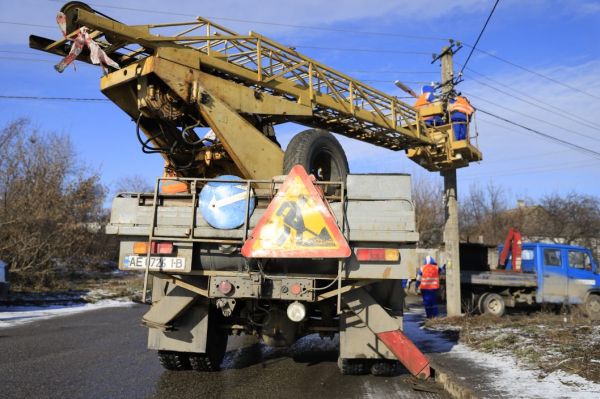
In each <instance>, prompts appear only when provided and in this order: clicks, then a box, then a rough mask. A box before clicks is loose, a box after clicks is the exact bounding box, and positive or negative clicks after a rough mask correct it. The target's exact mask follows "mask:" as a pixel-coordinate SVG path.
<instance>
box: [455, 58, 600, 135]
mask: <svg viewBox="0 0 600 399" xmlns="http://www.w3.org/2000/svg"><path fill="white" fill-rule="evenodd" d="M466 69H467V70H468V71H470V72H472V73H474V74H476V75H479V76H481V77H482V78H484V79H487V80H489V81H490V82H493V83H495V84H497V85H498V86H500V87H504V88H506V89H509V90H511V91H513V92H515V93H518V94H519V95H521V96H523V97H526V98H529V99H530V100H533V101H535V102H536V103H540V104H544V105H546V106H548V107H550V108H552V109H553V110H554V111H552V112H558V113H561V114H566V115H571V116H573V117H574V118H576V119H577V120H578V121H579V122H581V123H585V124H586V125H587V126H588V127H591V128H593V129H596V128H597V127H598V126H597V125H596V124H594V123H592V122H591V121H589V120H586V119H584V117H582V116H580V115H577V114H575V113H573V112H569V111H565V110H564V109H562V108H559V107H557V106H555V105H552V104H550V103H548V102H547V101H544V100H542V99H540V98H537V97H534V96H531V95H529V94H527V93H524V92H523V91H520V90H517V89H515V88H514V87H511V86H509V85H507V84H505V83H502V82H500V81H498V80H496V79H493V78H491V77H489V76H487V75H484V74H482V73H481V72H477V71H476V70H474V69H473V68H466ZM471 79H473V80H475V81H478V80H477V79H474V78H473V77H471ZM479 82H480V83H481V81H479ZM495 90H497V89H495Z"/></svg>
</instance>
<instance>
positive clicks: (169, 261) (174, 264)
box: [123, 256, 185, 271]
mask: <svg viewBox="0 0 600 399" xmlns="http://www.w3.org/2000/svg"><path fill="white" fill-rule="evenodd" d="M148 259H150V270H152V271H184V270H185V258H174V257H168V256H151V257H150V258H148V257H146V256H126V257H125V259H124V260H123V268H124V269H126V270H145V269H146V263H147V262H148Z"/></svg>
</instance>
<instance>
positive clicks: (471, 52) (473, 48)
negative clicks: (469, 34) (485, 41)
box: [460, 0, 500, 74]
mask: <svg viewBox="0 0 600 399" xmlns="http://www.w3.org/2000/svg"><path fill="white" fill-rule="evenodd" d="M499 2H500V0H496V2H495V3H494V7H493V8H492V11H491V12H490V15H488V17H487V19H486V20H485V24H483V28H481V31H480V32H479V36H477V40H475V44H474V45H473V47H471V51H470V52H469V56H468V57H467V60H466V61H465V63H464V65H463V67H462V69H461V70H460V74H462V73H463V71H464V70H465V67H466V66H467V64H468V63H469V60H470V59H471V56H472V55H473V51H475V48H477V44H478V43H479V39H481V36H482V35H483V32H484V31H485V28H486V27H487V26H488V23H489V22H490V19H492V15H494V11H496V6H497V5H498V3H499Z"/></svg>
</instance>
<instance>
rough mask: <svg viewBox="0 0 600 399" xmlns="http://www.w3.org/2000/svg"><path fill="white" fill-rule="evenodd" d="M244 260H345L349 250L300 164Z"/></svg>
mask: <svg viewBox="0 0 600 399" xmlns="http://www.w3.org/2000/svg"><path fill="white" fill-rule="evenodd" d="M242 255H243V256H245V257H246V258H347V257H349V256H350V247H349V246H348V242H347V241H346V239H345V238H344V236H343V235H342V232H341V231H340V229H339V227H338V225H337V223H336V221H335V219H334V218H333V215H332V214H331V212H330V210H329V207H328V206H327V205H326V204H325V202H324V200H323V197H322V196H321V195H320V194H319V192H318V191H317V189H316V187H315V186H314V184H313V183H312V181H311V178H310V177H309V176H308V174H307V173H306V171H305V170H304V168H303V167H302V166H301V165H296V166H294V167H293V168H292V170H291V171H290V173H289V174H288V176H287V178H286V179H285V181H284V182H283V185H282V186H281V189H279V191H278V192H277V194H276V195H275V198H273V200H272V201H271V203H270V204H269V206H268V208H267V210H266V211H265V214H264V215H263V217H262V218H261V219H260V221H259V222H258V224H257V225H256V227H255V228H254V230H253V231H252V233H251V234H250V238H249V239H248V240H247V241H246V242H245V243H244V246H243V247H242Z"/></svg>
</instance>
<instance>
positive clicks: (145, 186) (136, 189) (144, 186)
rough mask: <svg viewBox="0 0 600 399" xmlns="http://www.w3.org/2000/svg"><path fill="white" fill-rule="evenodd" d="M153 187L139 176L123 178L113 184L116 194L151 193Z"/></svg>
mask: <svg viewBox="0 0 600 399" xmlns="http://www.w3.org/2000/svg"><path fill="white" fill-rule="evenodd" d="M153 189H154V188H153V187H152V185H151V184H150V183H148V180H147V179H146V178H145V177H144V176H141V175H132V176H125V177H122V178H120V179H119V180H117V182H116V183H115V184H114V192H115V194H116V193H124V192H128V193H147V192H150V191H153Z"/></svg>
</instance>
